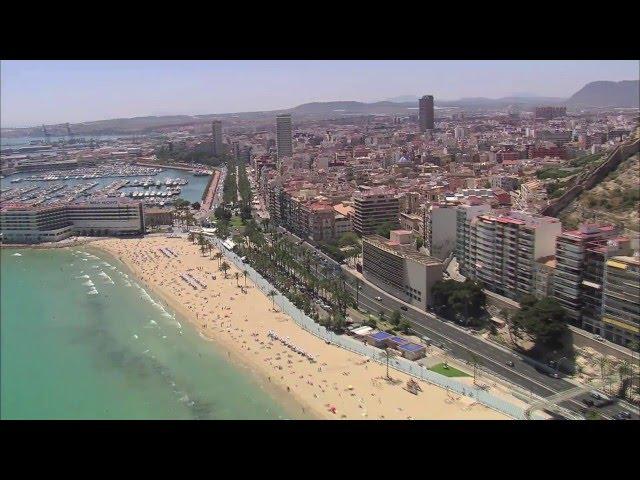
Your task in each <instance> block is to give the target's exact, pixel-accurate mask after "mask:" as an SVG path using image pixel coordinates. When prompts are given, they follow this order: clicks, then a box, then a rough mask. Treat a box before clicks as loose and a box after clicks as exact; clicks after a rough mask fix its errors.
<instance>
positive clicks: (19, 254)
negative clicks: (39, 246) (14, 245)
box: [13, 252, 22, 257]
mask: <svg viewBox="0 0 640 480" xmlns="http://www.w3.org/2000/svg"><path fill="white" fill-rule="evenodd" d="M13 256H14V257H21V256H22V254H21V253H17V252H16V253H14V254H13Z"/></svg>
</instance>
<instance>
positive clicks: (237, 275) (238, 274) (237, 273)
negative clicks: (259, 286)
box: [235, 272, 240, 287]
mask: <svg viewBox="0 0 640 480" xmlns="http://www.w3.org/2000/svg"><path fill="white" fill-rule="evenodd" d="M235 277H236V287H239V286H240V284H239V283H238V278H240V273H239V272H236V273H235Z"/></svg>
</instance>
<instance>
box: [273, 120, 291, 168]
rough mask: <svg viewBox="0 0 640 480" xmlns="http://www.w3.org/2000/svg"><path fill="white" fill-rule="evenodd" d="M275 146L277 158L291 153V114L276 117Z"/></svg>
mask: <svg viewBox="0 0 640 480" xmlns="http://www.w3.org/2000/svg"><path fill="white" fill-rule="evenodd" d="M276 148H277V151H278V160H281V159H282V158H285V157H291V156H292V155H293V140H292V138H291V115H289V114H283V115H278V116H277V117H276Z"/></svg>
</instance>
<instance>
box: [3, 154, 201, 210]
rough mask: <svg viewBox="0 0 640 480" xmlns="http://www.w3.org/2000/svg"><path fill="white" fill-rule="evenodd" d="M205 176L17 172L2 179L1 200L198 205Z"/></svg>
mask: <svg viewBox="0 0 640 480" xmlns="http://www.w3.org/2000/svg"><path fill="white" fill-rule="evenodd" d="M207 182H208V174H206V175H189V173H188V172H185V171H182V170H173V169H160V168H150V167H140V166H132V165H129V164H124V165H123V164H117V165H116V164H112V165H109V166H104V167H95V168H89V167H83V168H82V169H78V171H63V172H61V171H50V172H46V173H28V174H25V173H15V174H13V175H9V176H6V177H5V178H3V179H1V180H0V187H1V189H0V201H2V202H26V203H29V204H33V205H40V204H49V203H56V202H70V201H73V200H77V199H80V198H89V197H103V196H107V197H127V198H133V199H136V200H141V201H142V202H144V204H145V205H155V206H165V205H167V206H168V205H171V204H172V203H173V202H174V201H175V199H176V198H182V199H184V200H187V201H189V202H199V201H201V199H202V194H203V192H204V190H205V188H206V185H207Z"/></svg>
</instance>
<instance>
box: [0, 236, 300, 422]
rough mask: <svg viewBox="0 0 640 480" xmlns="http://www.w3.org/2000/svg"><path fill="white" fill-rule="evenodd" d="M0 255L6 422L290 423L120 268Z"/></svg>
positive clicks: (64, 257)
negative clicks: (222, 421) (265, 421)
mask: <svg viewBox="0 0 640 480" xmlns="http://www.w3.org/2000/svg"><path fill="white" fill-rule="evenodd" d="M17 253H19V254H20V256H18V255H16V254H17ZM94 253H95V252H94ZM0 255H1V257H0V260H1V271H0V273H1V277H0V280H1V284H0V287H1V288H0V290H1V302H0V318H1V351H0V355H1V360H2V364H1V373H2V376H1V400H2V403H1V404H0V414H1V417H2V418H3V419H278V418H291V415H288V414H287V413H286V412H285V410H284V407H282V406H281V405H279V404H278V403H276V401H275V400H274V398H273V397H272V396H271V395H270V394H269V393H267V392H265V391H263V390H262V388H261V387H260V386H259V384H258V383H257V381H256V380H255V379H254V378H253V377H252V376H251V374H250V373H249V372H247V371H244V370H243V369H242V368H241V367H238V366H236V365H233V364H231V363H229V361H228V360H227V358H226V352H220V351H218V350H217V349H216V347H215V346H214V345H213V344H212V343H211V342H209V341H206V340H204V339H203V338H201V337H200V336H199V334H198V333H197V331H196V330H195V329H194V328H193V327H192V326H191V325H188V324H186V321H184V320H182V319H180V318H179V317H178V318H176V316H175V315H174V314H173V313H171V311H170V310H169V309H168V307H163V306H162V305H161V304H160V302H158V301H156V300H154V298H152V297H150V296H149V294H148V293H147V292H145V290H144V289H143V288H142V287H141V286H140V285H138V284H137V283H136V282H135V279H134V278H132V276H131V275H130V274H129V273H128V271H127V270H125V269H124V267H123V266H122V264H120V263H119V262H118V261H117V260H114V259H112V258H110V257H107V256H105V255H102V254H98V255H99V256H95V255H94V256H89V255H91V254H90V253H88V252H87V251H86V250H84V249H82V248H71V249H52V250H29V249H2V251H1V252H0ZM109 264H110V265H109Z"/></svg>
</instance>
